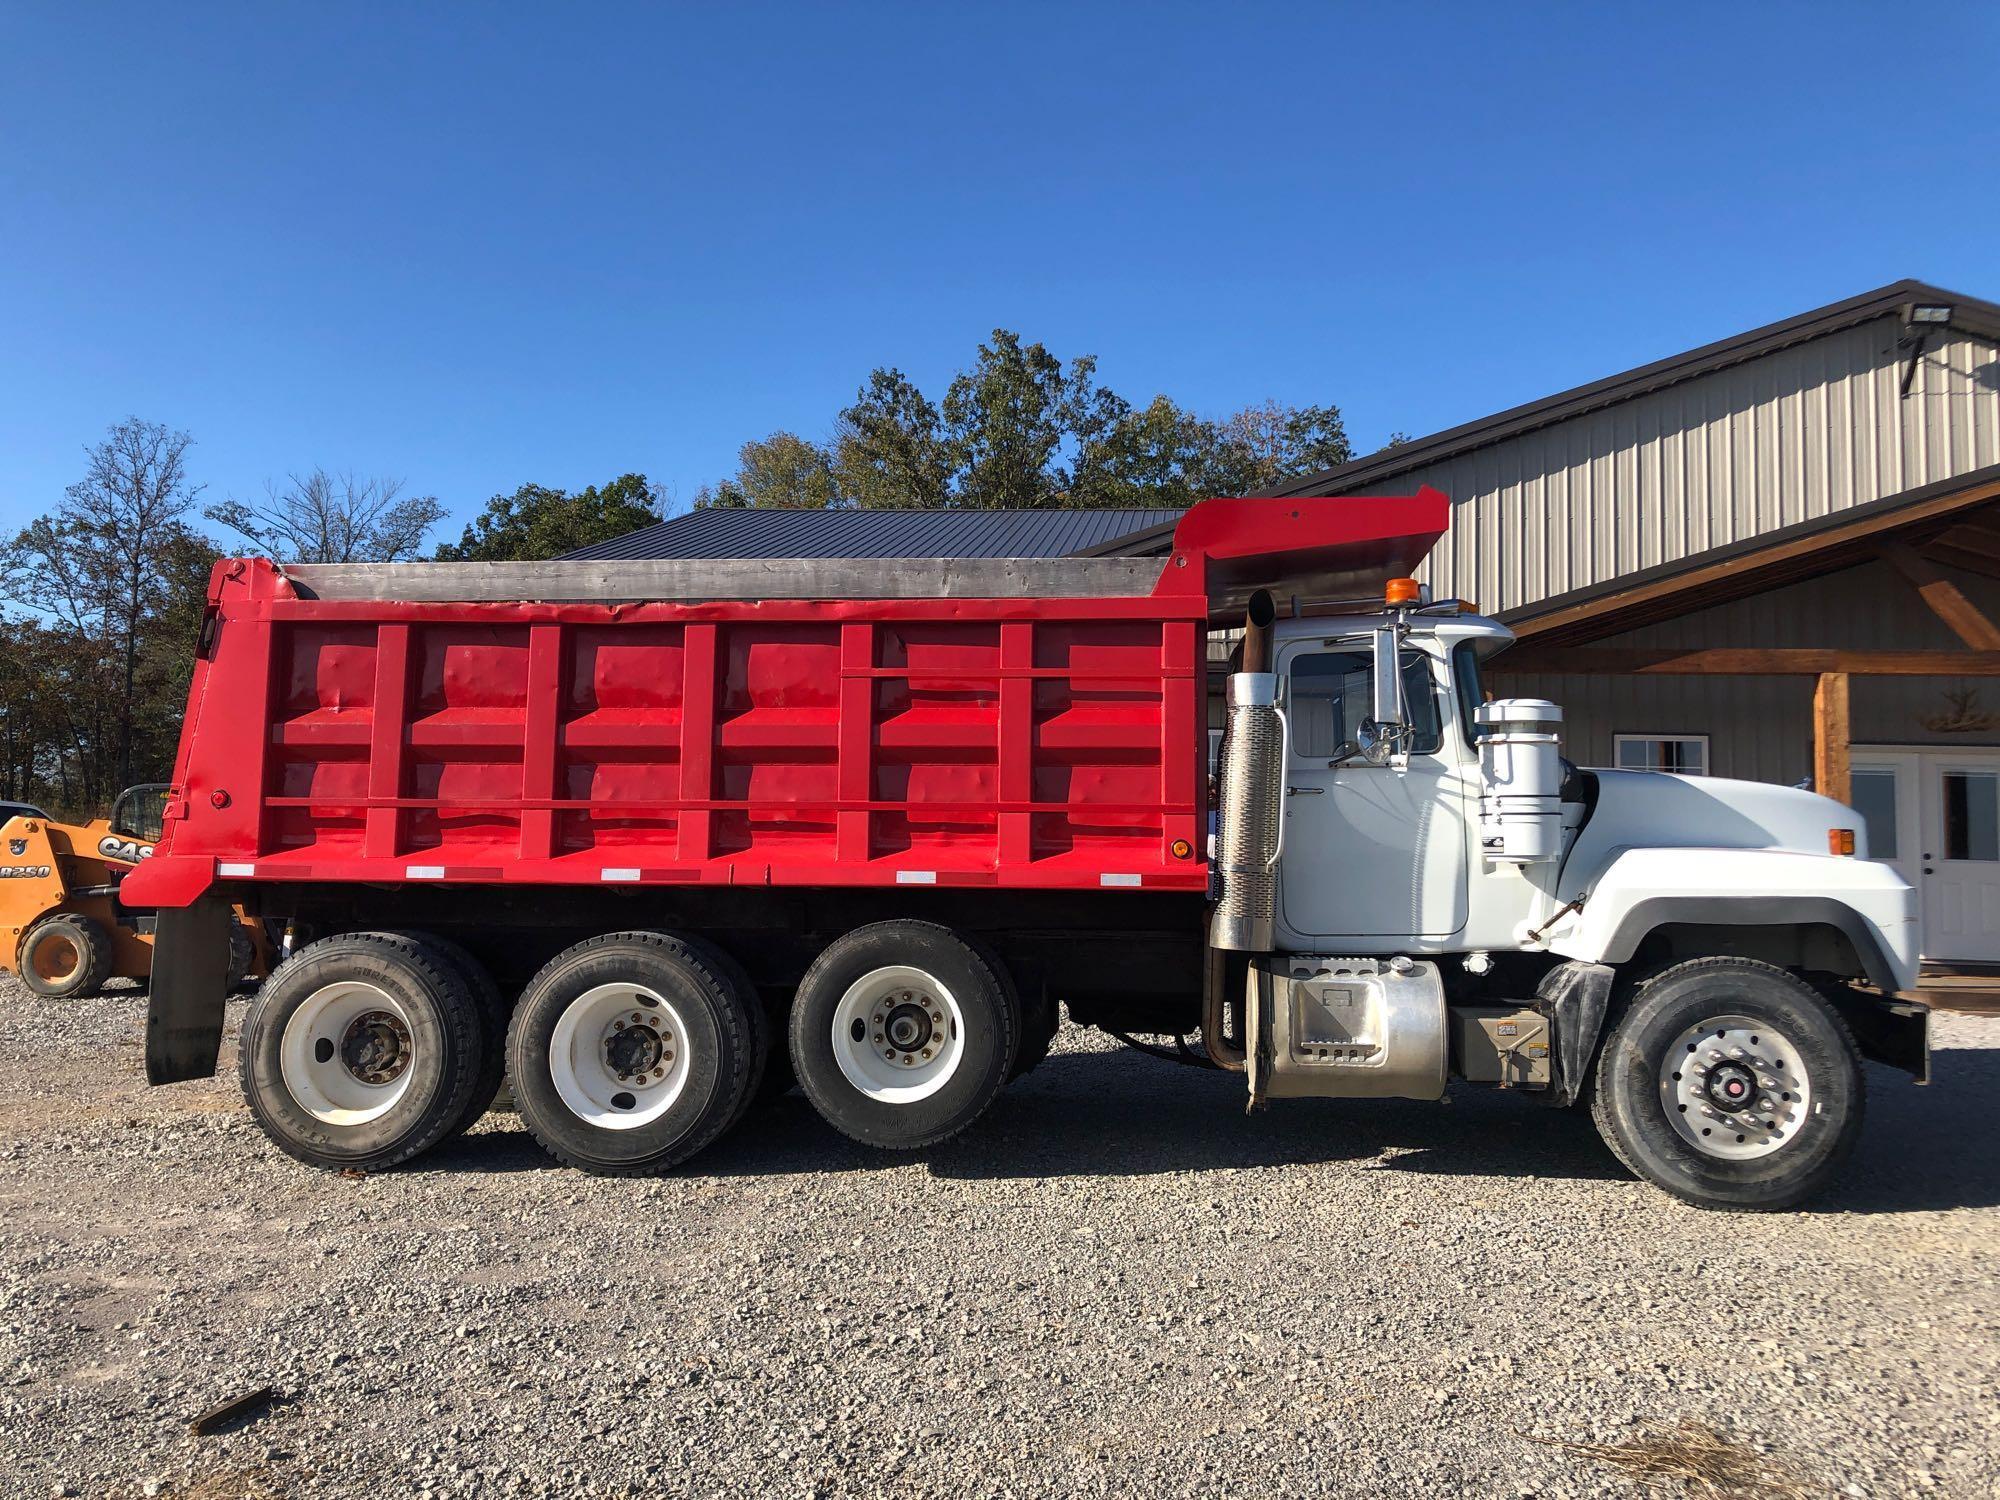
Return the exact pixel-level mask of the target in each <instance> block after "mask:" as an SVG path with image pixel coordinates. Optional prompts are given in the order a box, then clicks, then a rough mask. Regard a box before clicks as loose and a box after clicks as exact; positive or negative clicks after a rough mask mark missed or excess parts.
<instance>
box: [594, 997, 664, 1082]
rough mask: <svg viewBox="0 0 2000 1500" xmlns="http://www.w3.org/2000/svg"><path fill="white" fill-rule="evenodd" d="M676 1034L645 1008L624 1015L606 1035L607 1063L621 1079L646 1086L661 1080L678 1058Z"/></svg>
mask: <svg viewBox="0 0 2000 1500" xmlns="http://www.w3.org/2000/svg"><path fill="white" fill-rule="evenodd" d="M673 1042H674V1034H673V1032H671V1031H669V1030H668V1029H666V1027H665V1026H664V1025H662V1024H660V1022H659V1021H658V1019H657V1018H655V1017H651V1016H648V1015H647V1014H646V1013H645V1012H644V1011H642V1010H635V1011H631V1012H628V1013H627V1014H625V1015H623V1016H620V1017H619V1018H618V1019H616V1020H614V1021H613V1022H612V1023H611V1029H610V1031H609V1032H607V1033H606V1035H605V1038H604V1065H605V1067H607V1068H609V1069H610V1070H611V1072H612V1074H613V1075H614V1076H616V1077H617V1079H618V1080H619V1082H621V1083H628V1084H631V1085H632V1086H633V1087H634V1088H645V1087H647V1086H649V1085H651V1084H655V1083H658V1082H660V1081H661V1080H662V1079H664V1078H665V1077H666V1076H667V1070H668V1069H669V1068H671V1067H672V1066H673V1061H674V1047H673Z"/></svg>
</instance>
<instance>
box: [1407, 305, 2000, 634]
mask: <svg viewBox="0 0 2000 1500" xmlns="http://www.w3.org/2000/svg"><path fill="white" fill-rule="evenodd" d="M1900 327H1901V325H1900V323H1899V322H1898V320H1897V319H1895V318H1893V317H1885V318H1878V319H1875V320H1873V321H1872V322H1869V323H1865V324H1862V325H1860V326H1859V327H1856V328H1851V329H1848V330H1846V331H1844V332H1840V333H1832V334H1826V335H1823V336H1822V337H1820V338H1817V339H1813V340H1811V341H1809V342H1807V343H1804V344H1800V345H1798V346H1796V347H1794V348H1791V349H1783V350H1779V351H1777V352H1776V353H1773V354H1767V355H1764V356H1761V357H1759V358H1757V359H1754V360H1751V361H1749V362H1747V363H1745V364H1741V365H1737V366H1734V367H1732V368H1729V369H1725V370H1719V371H1716V372H1715V373H1713V374H1710V375H1704V376H1700V377H1698V378H1696V379H1693V380H1689V381H1685V382H1683V383H1681V384H1679V385H1675V386H1670V387H1668V388H1667V389H1665V390H1662V391H1657V392H1654V393H1653V394H1651V395H1646V396H1639V397H1635V398H1633V399H1632V400H1630V401H1626V402H1622V403H1620V404H1619V405H1616V406H1612V407H1607V408H1605V409H1604V410H1602V411H1597V412H1591V413H1586V414H1585V415H1582V416H1579V417H1574V418H1571V419H1570V420H1568V421H1565V422H1561V423H1558V424H1556V425H1554V426H1551V427H1546V428H1542V429H1540V430H1538V431H1535V432H1529V433H1524V434H1523V435H1521V436H1519V437H1514V438H1508V439H1504V440H1502V441H1499V442H1496V443H1493V444H1491V445H1490V446H1488V447H1485V448H1481V449H1479V450H1477V451H1476V452H1473V453H1468V454H1466V455H1464V456H1463V457H1460V458H1456V459H1452V460H1449V461H1446V462H1442V463H1438V464H1432V465H1428V466H1426V467H1423V468H1418V469H1414V470H1411V471H1410V472H1409V473H1408V474H1407V475H1404V476H1399V477H1398V478H1397V479H1396V480H1395V481H1394V487H1395V488H1396V489H1397V490H1398V491H1405V490H1413V489H1415V488H1416V486H1417V485H1418V484H1431V485H1435V486H1436V487H1437V488H1438V489H1440V490H1442V491H1444V493H1445V494H1447V495H1449V496H1450V497H1451V498H1452V502H1453V503H1452V524H1451V530H1450V532H1449V533H1448V534H1447V535H1446V537H1445V538H1444V540H1443V541H1442V542H1441V543H1440V544H1439V546H1438V548H1437V550H1436V551H1435V552H1434V553H1433V554H1432V556H1431V561H1430V563H1429V565H1428V569H1427V574H1426V576H1427V578H1428V580H1429V582H1430V583H1431V584H1432V587H1433V588H1434V589H1436V591H1437V592H1438V593H1439V594H1440V595H1443V596H1449V595H1453V594H1456V595H1458V596H1459V597H1462V598H1467V599H1473V600H1476V601H1477V602H1478V604H1479V606H1480V607H1481V609H1482V610H1483V611H1485V612H1486V613H1488V614H1498V613H1501V612H1503V611H1505V610H1509V609H1514V608H1517V607H1519V606H1521V605H1525V604H1532V603H1535V602H1537V601H1539V600H1542V599H1547V598H1550V597H1552V596H1554V595H1557V594H1563V593H1567V592H1569V591H1570V590H1572V589H1579V588H1584V587H1588V586H1589V585H1592V584H1597V583H1602V582H1605V581H1606V580H1608V579H1612V578H1616V577H1619V576H1620V575H1622V574H1626V573H1631V572H1635V571H1637V570H1639V569H1642V568H1650V567H1654V566H1656V565H1658V564H1661V563H1666V562H1672V561H1674V560H1675V559H1678V558H1682V557H1686V556H1689V555H1691V554H1694V553H1697V552H1703V551H1706V550H1707V549H1709V548H1711V547H1720V546H1724V545H1727V544H1728V543H1731V542H1736V541H1740V540H1743V539H1744V538H1747V537H1751V536H1755V535H1758V534H1760V533H1763V532H1767V531H1772V530H1775V529H1776V528H1778V527H1781V526H1789V525H1792V524H1794V523H1796V522H1799V521H1805V520H1809V519H1811V518H1813V517H1815V516H1822V515H1826V514H1828V513H1830V512H1833V511H1838V510H1843V509H1845V508H1847V507H1849V506H1853V505H1860V504H1865V503H1867V502H1868V501H1871V500H1879V499H1882V498H1884V497H1885V496H1889V495H1894V494H1897V493H1900V492H1901V491H1904V490H1908V489H1914V488H1916V487H1918V486H1920V485H1925V484H1930V483H1934V482H1936V481H1938V480H1943V479H1949V478H1951V477H1952V476H1954V475H1957V474H1963V473H1967V472H1969V471H1971V470H1973V469H1978V468H1983V467H1985V466H1987V465H1990V464H1994V463H2000V350H1996V347H1995V346H1994V345H1993V344H1991V343H1986V342H1982V341H1979V340H1975V339H1972V338H1969V337H1964V336H1957V337H1953V338H1951V339H1950V340H1948V341H1945V342H1942V343H1939V344H1938V345H1937V346H1936V347H1934V348H1932V349H1930V350H1928V351H1927V352H1926V354H1925V356H1924V361H1923V365H1922V367H1921V368H1920V370H1919V372H1918V375H1917V382H1916V385H1915V386H1914V387H1913V388H1912V390H1911V393H1910V397H1909V399H1908V400H1907V401H1905V400H1901V399H1899V398H1898V394H1897V392H1898V387H1899V385H1900V383H1901V381H1902V374H1903V368H1904V364H1905V362H1906V356H1904V355H1902V354H1901V353H1899V351H1898V350H1897V348H1896V339H1897V335H1898V333H1899V332H1900ZM1377 492H1379V486H1378V487H1377ZM1750 639H1752V640H1754V639H1755V637H1751V638H1750ZM1802 644H1811V643H1802Z"/></svg>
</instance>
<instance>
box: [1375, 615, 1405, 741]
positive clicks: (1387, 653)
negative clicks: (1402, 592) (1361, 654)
mask: <svg viewBox="0 0 2000 1500" xmlns="http://www.w3.org/2000/svg"><path fill="white" fill-rule="evenodd" d="M1400 646H1401V642H1400V641H1399V640H1398V639H1397V634H1396V630H1395V627H1394V626H1389V625H1385V626H1383V627H1382V628H1381V629H1379V630H1377V631H1376V632H1375V705H1374V714H1373V715H1372V717H1373V718H1374V720H1375V722H1376V724H1377V725H1379V726H1381V727H1382V728H1384V729H1391V730H1395V729H1401V728H1402V727H1403V725H1404V723H1405V722H1407V716H1406V715H1405V714H1404V712H1403V663H1402V651H1401V650H1400Z"/></svg>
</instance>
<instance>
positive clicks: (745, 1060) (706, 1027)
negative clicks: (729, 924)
mask: <svg viewBox="0 0 2000 1500" xmlns="http://www.w3.org/2000/svg"><path fill="white" fill-rule="evenodd" d="M769 1045H770V1042H769V1038H768V1036H767V1034H766V1020H765V1014H764V1008H763V1005H762V1002H761V1001H760V1000H759V999H758V996H757V992H756V990H755V989H754V988H753V987H752V986H751V985H750V983H749V981H748V980H747V979H746V978H745V977H744V975H743V971H742V969H741V968H740V967H739V966H738V965H737V964H736V963H735V961H734V960H733V959H731V958H730V957H729V956H728V955H726V954H724V953H723V952H721V951H720V950H719V949H716V948H714V947H713V946H711V945H709V944H707V943H704V942H701V941H699V940H697V939H694V938H687V937H680V936H676V935H674V934H670V933H663V932H616V933H610V934H607V935H606V936H604V937H598V938H592V939H590V940H589V941H587V942H582V943H578V944H576V945H575V946H574V947H572V948H569V949H567V950H565V951H564V952H562V953H560V954H558V955H557V956H556V957H555V958H554V959H553V960H551V961H550V962H549V964H548V965H547V966H546V967H545V968H544V969H543V970H542V972H541V973H539V974H538V975H536V976H535V978H534V980H533V981H532V982H530V984H529V985H528V988H527V990H526V991H525V992H523V994H522V996H521V1002H520V1004H519V1005H518V1006H517V1007H516V1008H515V1011H514V1019H513V1024H512V1025H511V1027H510V1028H509V1030H508V1034H507V1066H508V1073H509V1076H510V1077H511V1078H512V1080H513V1087H514V1099H515V1103H516V1106H517V1107H518V1108H519V1110H520V1112H521V1118H522V1119H523V1120H524V1121H525V1122H526V1123H527V1126H528V1129H529V1130H530V1131H531V1132H532V1133H533V1135H534V1137H535V1139H536V1140H537V1141H538V1142H540V1143H541V1146H542V1148H543V1149H544V1150H545V1151H547V1152H548V1153H549V1155H551V1156H553V1157H554V1158H555V1159H556V1160H558V1161H560V1162H563V1163H565V1164H566V1165H569V1166H573V1167H580V1168H582V1169H583V1170H584V1171H586V1172H593V1173H597V1174H599V1175H601V1176H612V1177H640V1176H652V1175H657V1174H658V1173H661V1172H666V1171H670V1170H672V1169H673V1168H674V1167H677V1166H679V1165H680V1164H681V1163H682V1162H684V1161H686V1160H687V1159H688V1158H689V1157H691V1156H693V1155H694V1154H695V1153H696V1152H698V1151H700V1150H702V1149H703V1148H704V1147H706V1146H708V1145H709V1144H711V1143H712V1142H713V1141H715V1139H716V1138H717V1137H719V1136H720V1135H722V1133H723V1132H724V1131H726V1130H728V1129H729V1127H730V1126H732V1125H734V1124H735V1123H736V1122H737V1120H738V1119H740V1118H741V1117H742V1114H743V1112H744V1110H745V1108H747V1107H748V1105H749V1103H750V1101H751V1099H752V1098H753V1097H754V1096H755V1094H756V1091H757V1086H758V1083H759V1081H760V1079H761V1077H762V1075H763V1067H764V1058H765V1053H766V1052H767V1050H768V1048H769Z"/></svg>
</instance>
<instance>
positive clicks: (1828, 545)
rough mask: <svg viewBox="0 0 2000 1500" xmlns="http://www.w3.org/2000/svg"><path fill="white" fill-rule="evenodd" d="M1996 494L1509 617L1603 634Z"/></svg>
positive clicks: (1998, 495) (1528, 628) (1934, 503)
mask: <svg viewBox="0 0 2000 1500" xmlns="http://www.w3.org/2000/svg"><path fill="white" fill-rule="evenodd" d="M1994 500H2000V481H1995V482H1993V483H1990V484H1982V485H1976V486H1974V487H1972V488H1971V489H1965V490H1959V491H1956V492H1955V493H1952V494H1949V495H1939V496H1937V497H1935V498H1933V499H1930V500H1921V501H1917V502H1915V503H1913V504H1909V505H1899V506H1894V507H1891V508H1889V509H1887V510H1884V511H1880V512H1875V513H1871V514H1868V515H1865V516H1862V517H1860V518H1858V519H1856V520H1853V521H1849V522H1846V523H1844V524H1841V525H1836V526H1830V527H1826V528H1825V529H1823V530H1817V531H1814V532H1812V533H1811V534H1810V535H1807V536H1801V537H1795V538H1793V539H1792V540H1790V541H1786V542H1777V543H1774V544H1772V545H1770V546H1768V547H1762V548H1758V549H1755V550H1753V551H1747V552H1739V553H1737V554H1736V555H1735V556H1733V557H1726V558H1722V559H1720V560H1719V561H1716V562H1712V563H1707V564H1703V565H1700V566H1696V567H1691V568H1689V569H1688V570H1687V571H1685V572H1680V573H1674V574H1671V575H1669V576H1667V577H1664V578H1656V579H1652V580H1649V581H1648V582H1646V583H1641V584H1634V585H1633V586H1632V587H1630V588H1623V589H1619V590H1617V591H1616V592H1614V593H1609V594H1602V595H1599V596H1598V597H1597V598H1595V599H1587V600H1584V601H1582V602H1580V603H1577V604H1571V605H1566V606H1564V607H1562V608H1559V609H1553V610H1550V611H1549V612H1548V613H1547V614H1540V615H1534V616H1531V617H1529V618H1526V619H1520V620H1514V621H1511V622H1510V623H1511V624H1512V626H1513V629H1514V633H1515V634H1516V635H1517V636H1519V637H1520V638H1521V639H1522V640H1524V641H1526V640H1532V639H1533V638H1535V637H1537V636H1541V635H1547V634H1550V633H1551V632H1554V631H1563V630H1571V629H1576V628H1578V627H1583V626H1595V627H1596V631H1597V633H1599V634H1608V633H1609V632H1611V631H1613V630H1616V629H1619V628H1621V627H1620V626H1619V625H1617V624H1616V623H1614V622H1613V620H1612V619H1610V618H1607V617H1614V616H1618V615H1621V614H1624V613H1626V612H1629V611H1632V610H1635V609H1637V608H1639V607H1640V606H1643V605H1646V604H1649V603H1656V602H1663V601H1669V600H1672V599H1674V597H1675V596H1677V595H1679V596H1684V597H1685V599H1686V601H1687V602H1686V604H1685V606H1684V607H1683V608H1682V609H1680V610H1679V611H1676V612H1679V613H1685V612H1686V611H1687V610H1691V609H1698V608H1701V607H1702V606H1704V605H1708V604H1714V603H1718V602H1720V601H1721V600H1723V599H1733V598H1740V597H1742V596H1743V595H1744V594H1747V593H1752V592H1754V591H1755V590H1756V589H1757V588H1758V587H1759V586H1760V585H1759V583H1758V582H1757V580H1759V579H1762V578H1764V577H1765V576H1766V575H1768V574H1773V573H1785V572H1787V571H1788V570H1789V571H1790V572H1798V573H1800V575H1801V576H1805V574H1804V573H1803V572H1802V571H1801V570H1802V566H1803V565H1804V564H1806V562H1807V561H1808V560H1809V559H1810V558H1811V557H1812V556H1813V555H1814V554H1816V553H1823V552H1837V551H1839V550H1841V549H1843V548H1845V549H1851V550H1852V549H1860V548H1862V547H1863V546H1864V544H1870V543H1874V542H1879V541H1880V540H1881V539H1882V538H1883V537H1885V536H1888V535H1891V534H1894V533H1896V532H1900V531H1905V530H1909V529H1912V528H1916V527H1920V526H1922V525H1923V524H1924V523H1926V522H1930V523H1933V524H1943V523H1946V522H1948V521H1951V520H1954V519H1956V518H1957V517H1959V516H1961V515H1963V514H1964V513H1966V512H1967V511H1969V510H1971V509H1973V508H1974V507H1975V506H1980V505H1985V504H1987V503H1989V502H1992V501H1994ZM1872 555H1873V549H1872V547H1870V548H1868V549H1867V550H1856V555H1855V556H1854V558H1853V561H1854V562H1863V561H1866V560H1867V558H1868V557H1870V556H1872ZM1850 565H1851V564H1848V563H1842V564H1840V566H1850ZM1822 571H1825V570H1822Z"/></svg>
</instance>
